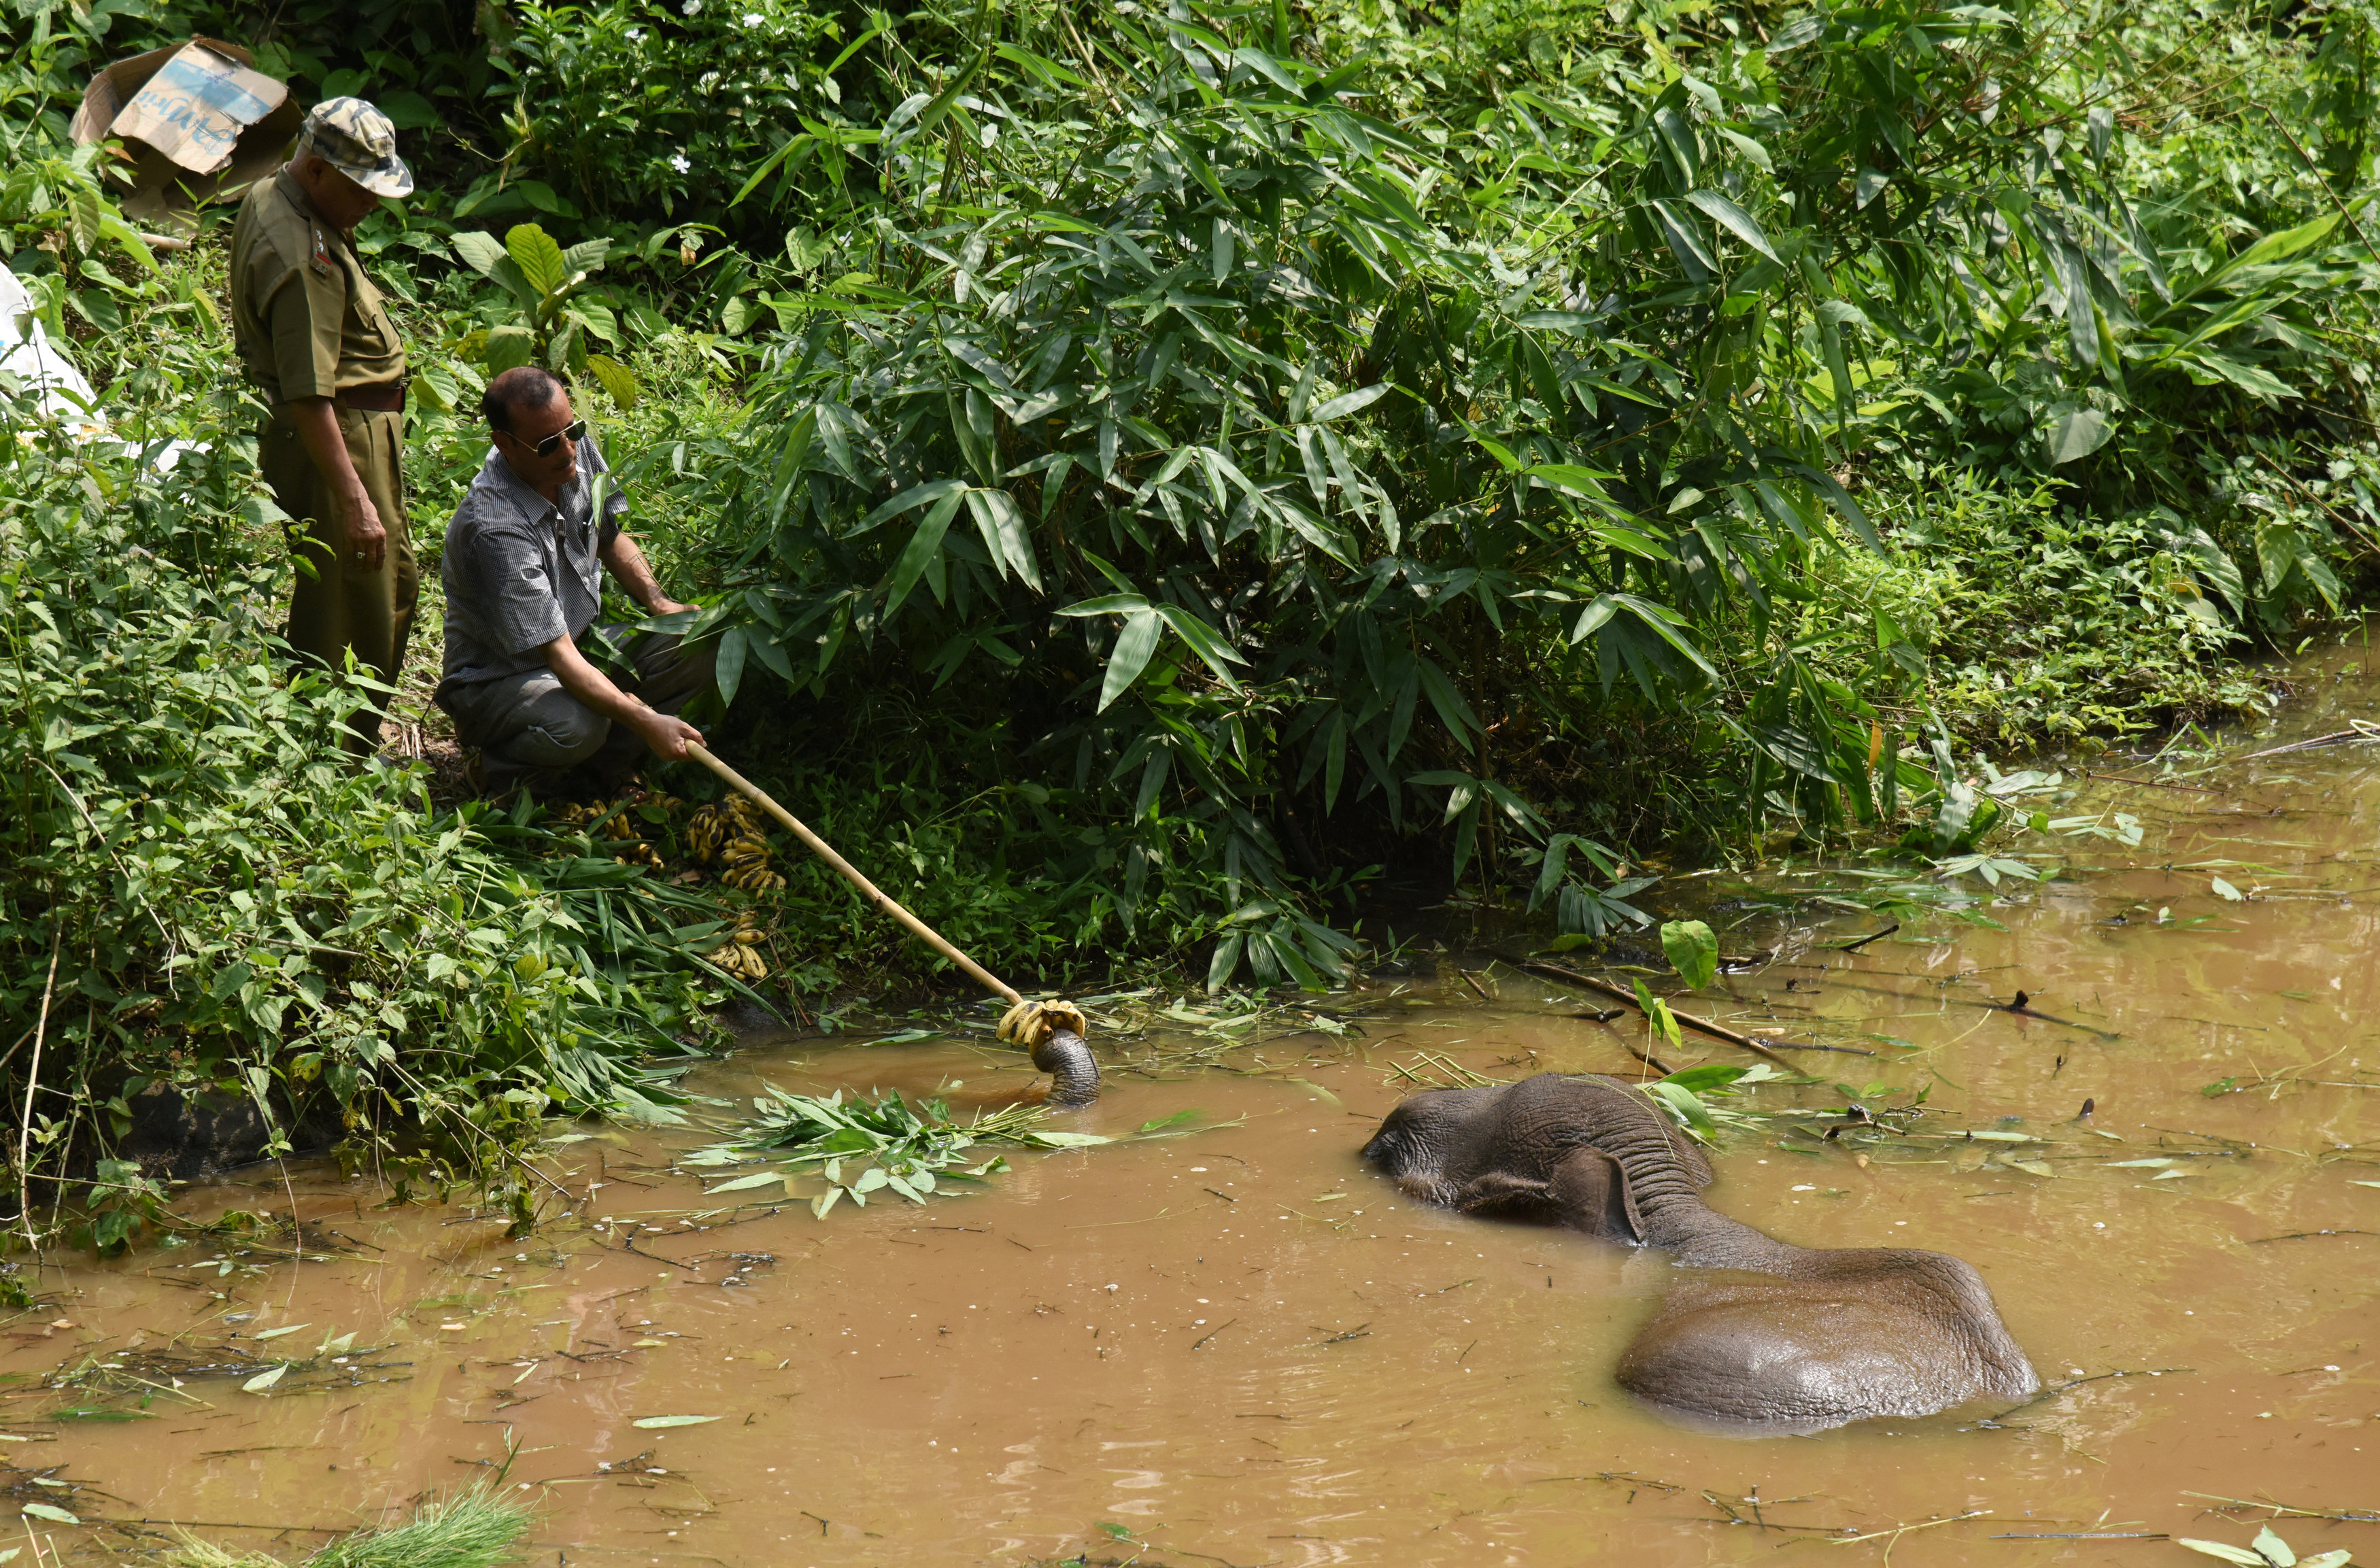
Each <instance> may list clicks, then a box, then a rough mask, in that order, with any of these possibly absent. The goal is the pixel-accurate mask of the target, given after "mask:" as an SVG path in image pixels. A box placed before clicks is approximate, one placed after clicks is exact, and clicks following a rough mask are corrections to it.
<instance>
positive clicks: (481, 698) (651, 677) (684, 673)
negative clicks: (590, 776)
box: [439, 626, 719, 786]
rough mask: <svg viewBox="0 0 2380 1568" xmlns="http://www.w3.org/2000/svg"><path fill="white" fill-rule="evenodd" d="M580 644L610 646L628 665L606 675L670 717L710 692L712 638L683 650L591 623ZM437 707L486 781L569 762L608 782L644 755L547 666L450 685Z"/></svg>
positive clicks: (550, 771) (600, 650) (638, 740)
mask: <svg viewBox="0 0 2380 1568" xmlns="http://www.w3.org/2000/svg"><path fill="white" fill-rule="evenodd" d="M588 641H589V647H588V648H587V650H586V652H587V653H588V654H589V657H590V658H598V659H600V658H601V655H603V654H605V653H609V652H613V651H614V650H616V651H617V654H618V656H619V661H624V662H626V663H627V664H628V665H630V666H631V667H632V668H634V670H635V671H636V674H635V675H632V676H622V675H614V677H613V679H614V684H616V685H617V686H618V687H620V689H621V690H623V691H625V692H630V693H632V694H634V695H635V696H637V697H638V698H640V699H643V701H644V703H645V705H646V706H647V707H650V708H652V709H654V710H656V711H660V712H663V713H668V714H672V715H674V714H675V713H676V712H677V711H679V710H680V709H682V708H684V707H685V706H686V704H687V703H688V702H690V701H692V700H693V699H695V698H697V697H698V696H700V695H701V694H702V693H703V692H705V691H707V690H709V689H710V683H711V665H712V662H713V661H714V660H715V659H716V658H717V657H718V652H719V644H718V641H717V639H715V638H704V639H703V640H702V641H701V642H700V643H698V644H697V645H696V646H694V647H692V648H688V647H686V646H685V644H684V643H683V642H682V641H681V640H680V639H679V638H674V637H672V636H670V635H668V634H667V633H663V632H638V633H636V634H635V635H633V636H630V637H627V638H625V639H624V638H622V637H621V635H620V631H619V628H617V627H615V626H597V627H596V628H594V635H593V636H592V637H590V638H589V639H588ZM598 644H600V645H601V646H596V645H598ZM439 705H440V706H441V707H443V708H444V709H445V710H446V711H447V712H449V713H451V714H453V715H454V717H455V730H456V731H457V732H458V734H459V735H460V736H461V738H462V741H463V744H464V745H466V746H476V747H478V748H480V761H481V765H482V766H483V767H484V768H485V769H486V771H487V777H488V783H489V784H491V785H492V786H501V785H504V784H511V783H513V782H515V781H516V780H519V779H521V778H523V777H525V776H527V777H530V778H535V777H537V776H540V775H542V776H545V777H552V776H553V775H555V774H558V773H561V772H564V771H565V770H567V769H570V768H577V767H585V768H588V769H589V770H591V771H592V772H594V773H595V775H596V777H597V778H599V779H601V780H602V781H604V782H605V783H607V784H608V783H611V782H613V780H616V779H619V778H623V777H625V776H626V775H627V774H628V773H629V772H633V771H634V770H635V768H636V766H637V762H638V760H641V759H642V758H643V757H644V756H645V755H647V752H646V748H645V742H644V737H643V736H641V735H637V733H636V731H634V730H631V729H629V728H627V727H626V726H625V725H620V724H614V723H613V722H612V721H611V720H610V719H608V718H606V717H605V716H604V715H602V714H601V713H598V712H596V711H594V710H593V709H592V708H589V707H588V706H587V705H586V704H585V703H583V702H581V701H579V700H578V699H577V698H575V697H573V696H571V695H570V693H569V692H567V691H565V690H564V689H563V686H562V682H561V680H560V679H559V678H558V677H557V676H556V675H554V674H553V671H551V670H529V671H526V672H524V673H522V674H520V675H499V676H497V677H496V678H495V679H494V680H490V681H476V682H474V683H472V684H471V685H469V686H464V687H455V688H453V689H452V690H449V691H446V692H443V693H442V694H441V695H440V697H439Z"/></svg>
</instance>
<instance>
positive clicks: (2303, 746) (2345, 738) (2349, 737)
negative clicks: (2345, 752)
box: [2232, 719, 2380, 762]
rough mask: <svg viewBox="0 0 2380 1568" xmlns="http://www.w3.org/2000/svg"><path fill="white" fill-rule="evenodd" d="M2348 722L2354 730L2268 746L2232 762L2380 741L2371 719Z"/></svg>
mask: <svg viewBox="0 0 2380 1568" xmlns="http://www.w3.org/2000/svg"><path fill="white" fill-rule="evenodd" d="M2348 722H2349V723H2350V724H2351V725H2352V726H2353V727H2352V728H2350V729H2343V730H2333V731H2331V732H2330V733H2329V734H2328V735H2315V736H2313V737H2312V738H2311V739H2308V740H2293V741H2291V742H2289V744H2288V745H2287V746H2268V747H2266V748H2265V749H2264V750H2262V751H2251V752H2250V753H2248V754H2247V755H2246V756H2245V757H2235V758H2233V759H2232V760H2233V761H2235V762H2253V761H2254V760H2256V759H2257V758H2259V757H2278V756H2280V755H2281V754H2282V753H2283V752H2286V751H2312V750H2313V749H2314V748H2316V747H2320V746H2344V745H2347V744H2348V743H2349V742H2350V741H2358V740H2380V724H2375V723H2373V722H2372V721H2371V720H2369V719H2351V720H2350V721H2348Z"/></svg>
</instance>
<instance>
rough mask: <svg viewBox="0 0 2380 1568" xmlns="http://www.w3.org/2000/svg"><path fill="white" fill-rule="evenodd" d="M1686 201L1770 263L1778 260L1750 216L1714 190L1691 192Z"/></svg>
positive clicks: (1688, 193) (1764, 235) (1763, 234)
mask: <svg viewBox="0 0 2380 1568" xmlns="http://www.w3.org/2000/svg"><path fill="white" fill-rule="evenodd" d="M1686 200H1687V201H1690V202H1692V203H1694V205H1695V206H1696V207H1698V208H1700V209H1701V210H1702V211H1703V212H1704V213H1707V214H1708V215H1709V216H1710V217H1711V219H1712V220H1713V221H1714V222H1716V223H1718V225H1720V226H1721V227H1723V228H1725V229H1726V230H1727V231H1728V232H1729V233H1730V234H1732V235H1734V236H1735V237H1736V238H1738V239H1740V240H1742V241H1743V242H1744V243H1745V244H1746V245H1749V246H1751V247H1752V248H1753V249H1755V250H1757V251H1759V252H1760V253H1761V254H1762V255H1763V256H1766V257H1767V258H1768V259H1769V260H1770V261H1777V260H1778V257H1777V252H1776V250H1775V249H1773V248H1771V247H1770V245H1769V243H1768V236H1767V234H1765V233H1763V232H1762V231H1761V227H1760V225H1758V224H1756V223H1755V222H1754V221H1753V218H1752V214H1751V213H1747V212H1745V211H1744V210H1743V208H1741V207H1739V206H1737V205H1736V204H1735V203H1734V202H1733V201H1730V200H1728V198H1726V197H1724V196H1722V195H1720V194H1719V193H1718V191H1716V190H1692V191H1688V192H1687V193H1686ZM1779 264H1780V265H1781V264H1782V263H1781V262H1780V263H1779Z"/></svg>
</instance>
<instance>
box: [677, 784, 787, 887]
mask: <svg viewBox="0 0 2380 1568" xmlns="http://www.w3.org/2000/svg"><path fill="white" fill-rule="evenodd" d="M686 848H687V849H689V850H691V851H692V852H693V854H694V857H695V858H696V859H697V860H699V861H701V862H703V863H704V864H705V865H709V864H710V863H711V862H712V861H714V860H715V861H722V862H724V863H725V867H726V869H724V870H722V871H721V872H720V873H719V881H720V883H721V885H722V886H724V887H733V888H741V889H743V890H744V891H745V892H746V893H775V892H778V891H779V890H781V889H782V888H783V887H784V885H785V879H784V877H783V874H782V873H780V872H777V871H772V870H771V869H769V861H770V858H771V855H772V854H773V853H774V852H773V851H772V850H771V849H770V847H769V837H768V819H767V818H766V817H764V816H762V815H761V814H760V808H759V807H757V806H755V805H753V804H752V803H751V802H750V801H749V800H747V799H746V798H744V796H740V795H731V796H728V797H727V798H726V799H724V800H722V801H721V802H719V803H718V804H717V805H715V806H705V807H704V808H701V809H700V810H698V811H697V812H696V813H695V814H694V816H693V817H692V819H691V820H688V821H687V823H686Z"/></svg>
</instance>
